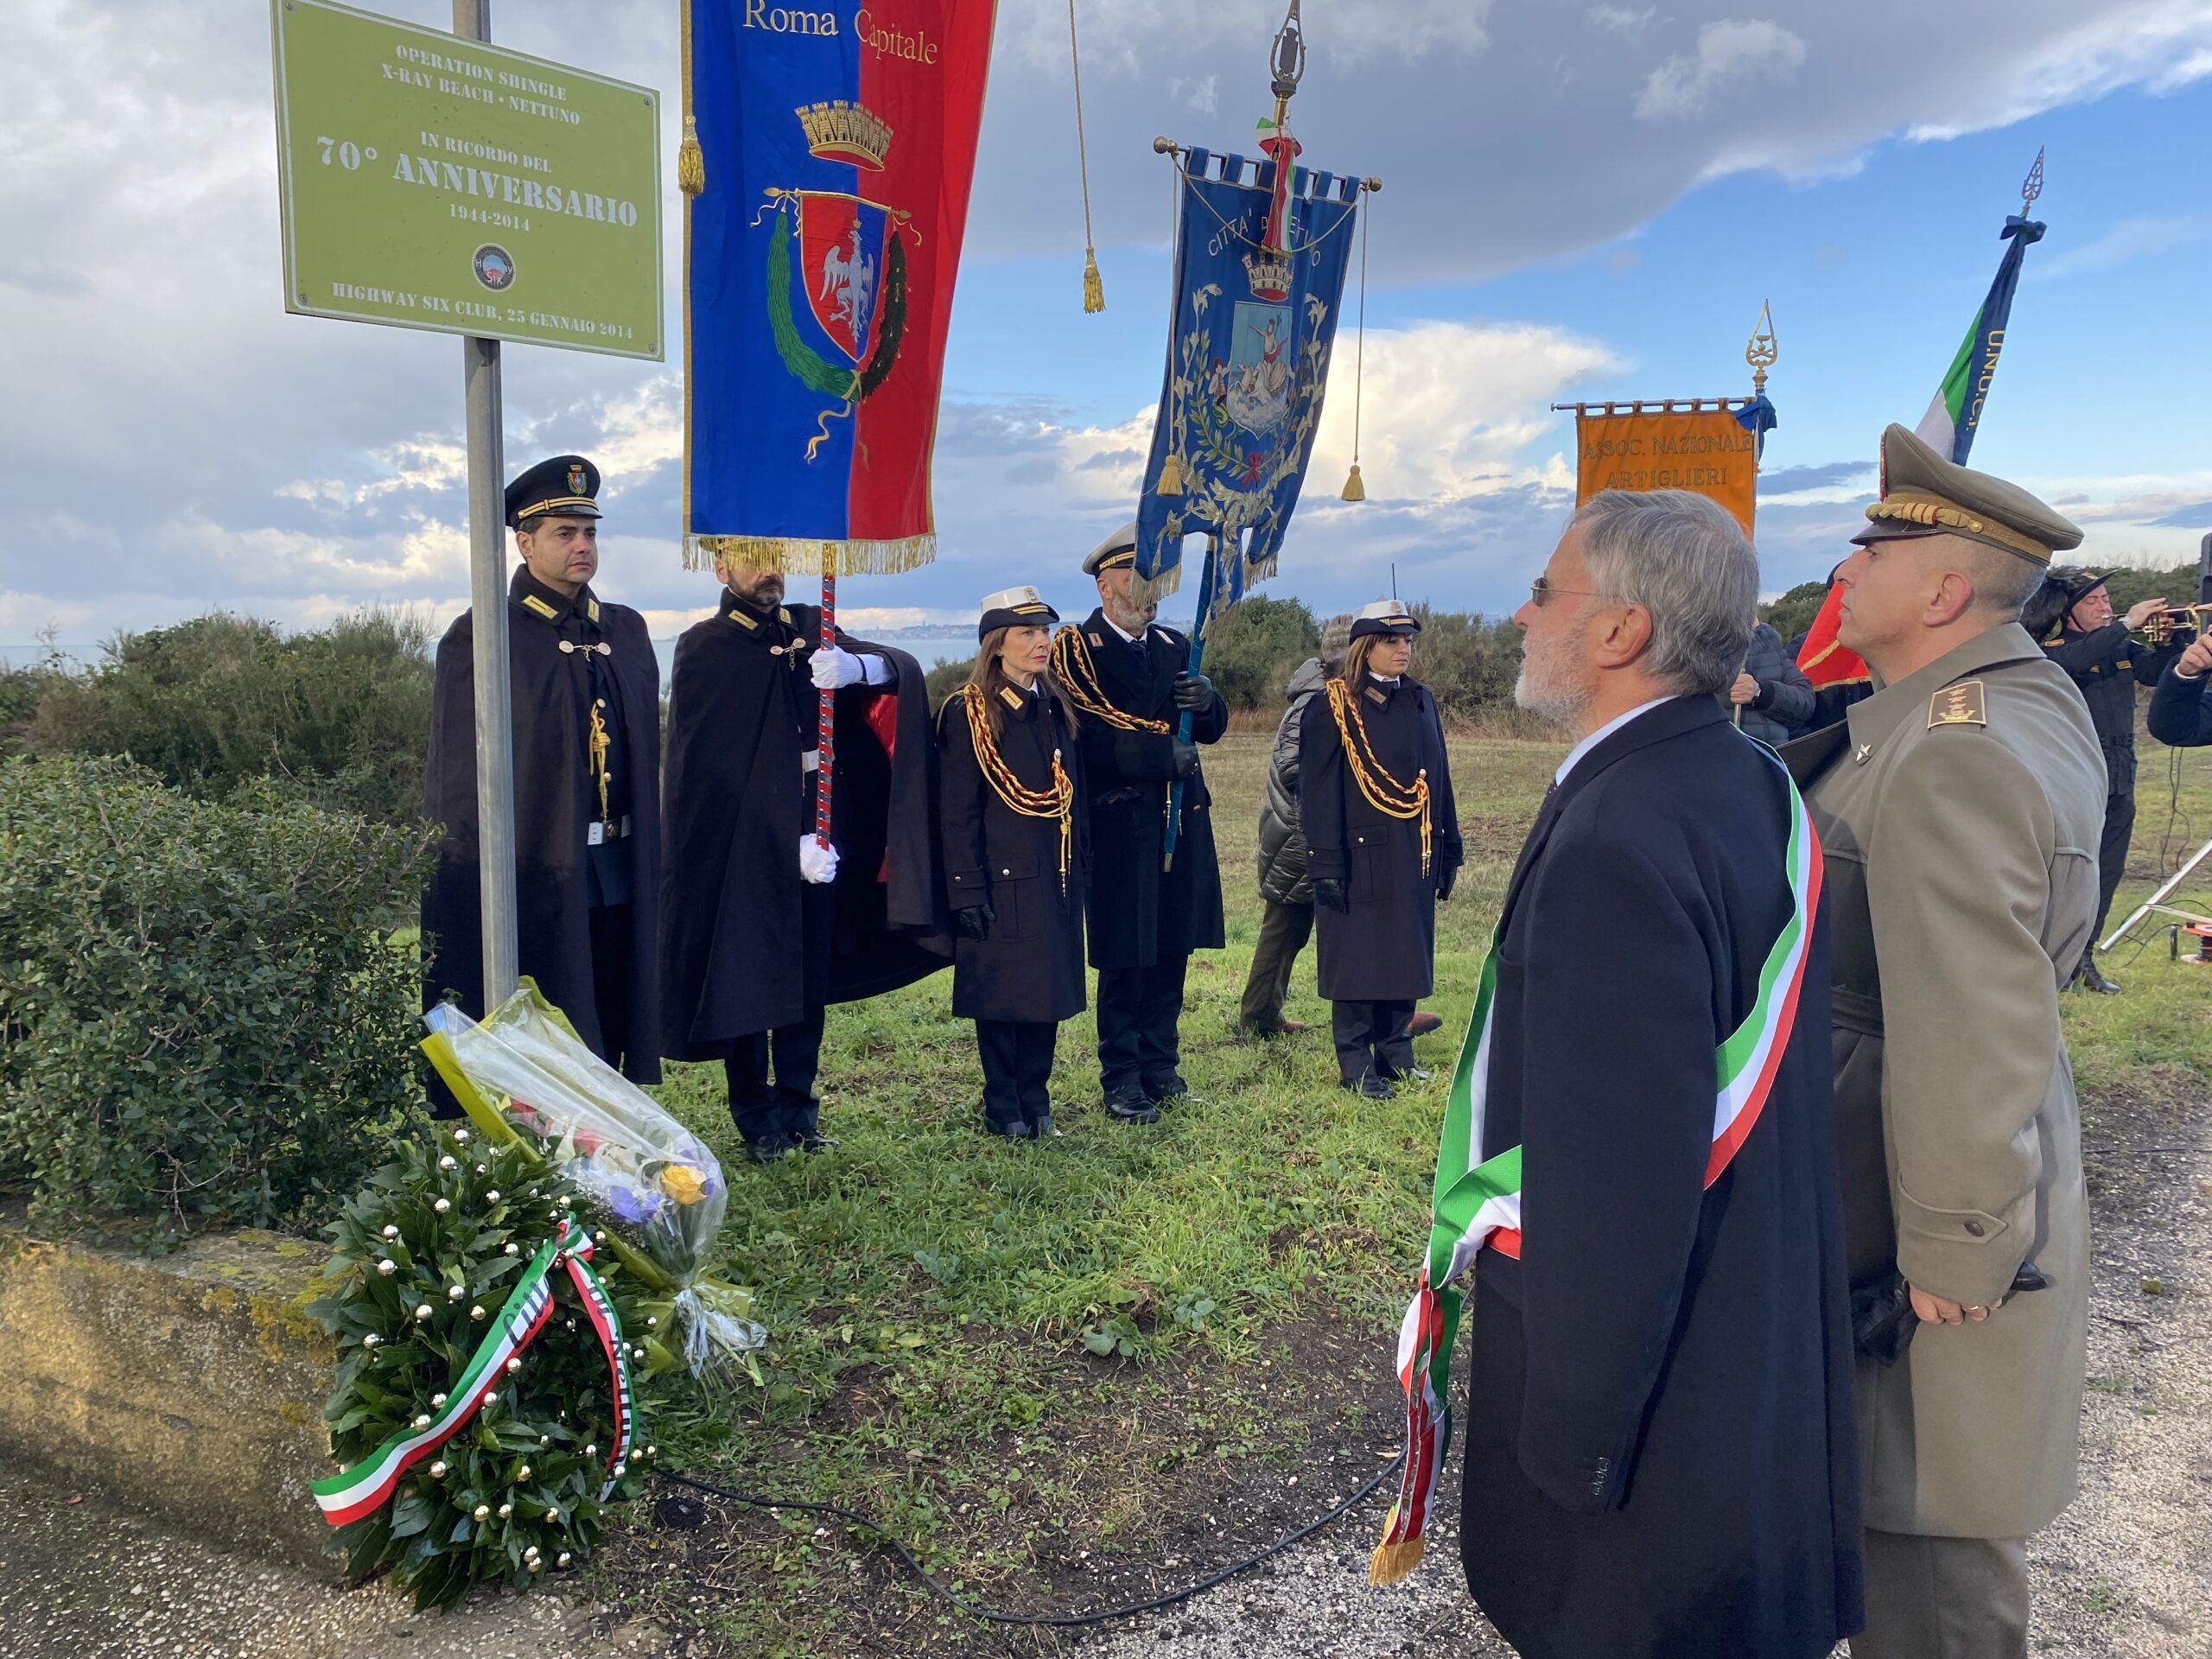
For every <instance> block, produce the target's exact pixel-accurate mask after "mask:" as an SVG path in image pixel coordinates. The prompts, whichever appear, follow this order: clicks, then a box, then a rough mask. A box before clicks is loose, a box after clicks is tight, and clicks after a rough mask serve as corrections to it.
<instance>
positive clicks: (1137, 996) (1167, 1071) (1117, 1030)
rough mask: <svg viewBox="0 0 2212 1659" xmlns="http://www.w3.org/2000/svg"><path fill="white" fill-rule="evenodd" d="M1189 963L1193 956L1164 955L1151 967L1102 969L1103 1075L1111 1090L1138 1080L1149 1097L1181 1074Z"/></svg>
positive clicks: (1100, 1049) (1100, 1055) (1100, 1051)
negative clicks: (1179, 1033) (1180, 1025)
mask: <svg viewBox="0 0 2212 1659" xmlns="http://www.w3.org/2000/svg"><path fill="white" fill-rule="evenodd" d="M1190 965H1191V959H1190V957H1162V958H1161V959H1160V961H1159V962H1158V963H1154V965H1153V966H1152V967H1149V968H1101V969H1099V970H1098V1076H1099V1081H1100V1082H1101V1083H1102V1084H1104V1085H1105V1090H1106V1092H1107V1093H1108V1094H1109V1095H1110V1094H1112V1093H1113V1092H1114V1091H1115V1090H1117V1089H1125V1088H1127V1087H1128V1086H1129V1085H1130V1084H1137V1085H1139V1086H1140V1087H1141V1088H1142V1089H1143V1090H1145V1092H1146V1093H1147V1095H1150V1094H1153V1093H1154V1092H1156V1091H1157V1090H1159V1089H1160V1087H1161V1086H1163V1085H1165V1084H1166V1083H1167V1081H1168V1079H1169V1078H1171V1077H1174V1076H1175V1075H1176V1068H1177V1067H1178V1066H1179V1065H1181V1064H1182V1059H1183V1055H1182V1050H1181V1047H1180V1046H1179V1042H1178V1039H1177V1037H1176V1033H1175V1027H1176V1023H1177V1022H1178V1021H1179V1020H1181V1019H1182V1017H1183V974H1184V971H1185V969H1188V968H1189V967H1190Z"/></svg>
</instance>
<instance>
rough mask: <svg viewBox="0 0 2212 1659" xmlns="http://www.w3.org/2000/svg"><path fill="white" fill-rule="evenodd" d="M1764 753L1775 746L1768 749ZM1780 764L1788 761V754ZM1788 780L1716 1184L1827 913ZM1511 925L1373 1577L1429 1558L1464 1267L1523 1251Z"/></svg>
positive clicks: (1814, 841)
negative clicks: (1499, 1123) (1512, 1050)
mask: <svg viewBox="0 0 2212 1659" xmlns="http://www.w3.org/2000/svg"><path fill="white" fill-rule="evenodd" d="M1745 741H1751V740H1749V739H1746V740H1745ZM1761 752H1762V753H1766V751H1765V750H1764V748H1762V750H1761ZM1769 759H1770V760H1772V756H1771V755H1769ZM1774 764H1775V765H1776V766H1777V767H1779V766H1781V764H1782V763H1781V762H1780V761H1779V760H1775V761H1774ZM1783 782H1784V785H1785V787H1787V788H1788V790H1789V855H1788V870H1789V888H1790V897H1791V901H1792V902H1791V909H1790V914H1789V920H1788V922H1787V923H1785V924H1784V925H1783V930H1782V932H1781V934H1780V936H1779V937H1778V938H1776V940H1775V941H1774V944H1772V945H1771V946H1770V948H1769V950H1768V951H1767V954H1766V959H1765V962H1764V963H1763V964H1762V966H1761V968H1760V970H1759V982H1758V998H1757V1000H1756V1001H1754V1002H1753V1003H1752V1005H1751V1011H1750V1012H1749V1013H1748V1014H1745V1016H1744V1019H1743V1022H1742V1023H1741V1024H1740V1025H1738V1027H1736V1029H1735V1031H1734V1032H1733V1033H1731V1034H1730V1035H1729V1037H1728V1039H1727V1040H1726V1041H1725V1042H1724V1043H1722V1044H1721V1045H1720V1047H1719V1051H1718V1052H1717V1054H1716V1056H1715V1059H1716V1064H1717V1070H1718V1075H1719V1090H1718V1092H1717V1093H1716V1095H1715V1096H1714V1100H1713V1150H1712V1152H1711V1154H1710V1155H1709V1156H1708V1157H1707V1160H1706V1166H1705V1185H1706V1186H1707V1188H1708V1189H1709V1188H1710V1187H1711V1186H1712V1185H1713V1183H1714V1182H1715V1181H1717V1180H1719V1179H1720V1173H1721V1171H1723V1170H1725V1169H1726V1168H1727V1167H1728V1164H1729V1161H1730V1160H1732V1159H1733V1158H1734V1157H1735V1155H1736V1154H1737V1152H1738V1150H1739V1149H1740V1148H1741V1147H1742V1146H1743V1144H1744V1142H1745V1140H1746V1139H1747V1138H1748V1137H1749V1136H1750V1135H1751V1129H1752V1128H1753V1126H1754V1125H1755V1124H1757V1123H1758V1117H1759V1113H1760V1112H1761V1111H1762V1110H1763V1109H1764V1108H1765V1105H1766V1099H1767V1096H1768V1095H1769V1094H1770V1092H1771V1091H1772V1090H1773V1087H1774V1077H1775V1073H1776V1071H1777V1070H1779V1069H1780V1067H1781V1065H1782V1057H1783V1053H1784V1052H1786V1051H1787V1050H1788V1048H1789V1037H1790V1033H1791V1032H1792V1031H1793V1030H1794V1029H1795V1028H1796V1020H1797V999H1798V994H1799V992H1800V991H1801V990H1802V988H1803V987H1804V982H1805V962H1806V957H1807V950H1808V946H1809V945H1810V944H1811V942H1812V935H1813V918H1815V916H1816V915H1817V914H1818V913H1819V911H1820V903H1821V843H1820V838H1819V836H1816V835H1815V833H1814V831H1813V821H1812V819H1811V817H1809V816H1808V814H1807V812H1806V810H1805V803H1804V801H1803V800H1802V798H1800V797H1799V795H1798V793H1797V786H1796V784H1795V783H1792V782H1790V781H1789V773H1788V772H1787V771H1786V770H1785V771H1784V772H1783ZM1504 931H1505V918H1504V917H1503V915H1501V916H1500V917H1499V918H1498V924H1497V929H1496V930H1495V931H1493V933H1492V934H1491V946H1490V952H1489V954H1488V956H1486V957H1484V961H1483V971H1482V980H1481V984H1480V988H1479V989H1478V992H1477V995H1476V997H1475V1011H1474V1016H1473V1018H1472V1020H1471V1021H1470V1023H1469V1027H1468V1032H1467V1039H1466V1041H1465V1043H1464V1044H1463V1045H1462V1046H1461V1047H1460V1050H1459V1064H1458V1065H1457V1066H1456V1067H1455V1068H1454V1069H1453V1071H1452V1089H1451V1093H1450V1094H1449V1095H1448V1096H1446V1102H1445V1108H1444V1132H1443V1135H1442V1139H1441V1143H1440V1146H1439V1148H1438V1152H1437V1169H1436V1197H1435V1201H1434V1204H1433V1209H1432V1211H1431V1214H1432V1221H1431V1224H1430V1228H1429V1235H1428V1257H1427V1261H1426V1262H1424V1263H1423V1265H1422V1268H1421V1281H1420V1284H1419V1286H1418V1287H1417V1288H1416V1289H1415V1291H1414V1299H1413V1303H1412V1305H1411V1306H1408V1308H1407V1309H1406V1317H1405V1321H1404V1323H1403V1325H1402V1326H1401V1327H1400V1330H1399V1332H1398V1380H1399V1383H1401V1384H1402V1386H1403V1388H1404V1389H1405V1392H1406V1462H1405V1469H1404V1471H1403V1472H1402V1474H1401V1476H1400V1478H1399V1488H1398V1499H1397V1502H1396V1503H1394V1504H1392V1505H1391V1508H1390V1514H1389V1518H1388V1520H1386V1521H1385V1522H1384V1523H1383V1541H1382V1542H1381V1543H1380V1544H1378V1545H1377V1546H1376V1550H1375V1556H1374V1560H1372V1562H1371V1563H1370V1566H1369V1568H1368V1577H1369V1578H1370V1580H1372V1581H1373V1582H1374V1583H1376V1584H1395V1582H1396V1581H1397V1580H1400V1579H1402V1578H1404V1577H1405V1576H1406V1575H1407V1574H1408V1573H1411V1572H1412V1571H1413V1570H1414V1567H1416V1566H1418V1565H1419V1564H1420V1561H1421V1554H1422V1552H1423V1550H1424V1549H1425V1548H1427V1545H1426V1543H1425V1541H1424V1538H1423V1535H1424V1534H1425V1533H1426V1532H1427V1528H1428V1511H1429V1503H1430V1501H1431V1500H1432V1499H1433V1497H1434V1495H1435V1491H1436V1482H1437V1477H1438V1476H1439V1475H1440V1473H1441V1472H1442V1470H1443V1467H1444V1454H1445V1452H1446V1451H1447V1450H1448V1449H1449V1448H1450V1446H1451V1443H1452V1413H1451V1408H1450V1401H1451V1366H1452V1344H1453V1343H1454V1341H1455V1340H1456V1339H1457V1338H1458V1336H1459V1314H1460V1309H1461V1306H1462V1304H1463V1301H1464V1299H1465V1293H1464V1292H1463V1291H1462V1290H1461V1289H1460V1288H1459V1281H1460V1279H1461V1276H1462V1275H1463V1274H1465V1273H1466V1271H1467V1269H1468V1268H1470V1267H1471V1266H1472V1265H1473V1262H1474V1260H1475V1257H1476V1255H1478V1254H1479V1253H1480V1251H1481V1250H1482V1249H1483V1247H1484V1245H1488V1246H1490V1247H1491V1249H1495V1250H1497V1251H1498V1252H1499V1253H1500V1254H1502V1255H1510V1256H1512V1257H1514V1258H1515V1259H1516V1260H1518V1259H1519V1257H1520V1255H1521V1243H1522V1241H1521V1148H1520V1147H1508V1148H1506V1149H1505V1150H1504V1151H1503V1152H1501V1153H1498V1154H1496V1155H1495V1156H1493V1157H1491V1158H1487V1159H1485V1158H1484V1157H1483V1155H1482V1144H1483V1119H1484V1109H1485V1107H1486V1105H1487V1101H1486V1098H1485V1096H1486V1095H1487V1093H1488V1088H1489V1077H1490V1048H1491V1011H1492V1007H1493V1005H1494V1003H1495V1001H1496V998H1497V947H1498V944H1499V941H1500V940H1501V939H1502V938H1503V936H1504Z"/></svg>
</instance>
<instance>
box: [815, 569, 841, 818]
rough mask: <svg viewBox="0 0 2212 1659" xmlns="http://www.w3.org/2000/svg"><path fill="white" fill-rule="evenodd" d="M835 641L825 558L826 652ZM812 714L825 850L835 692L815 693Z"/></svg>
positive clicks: (833, 584) (833, 575)
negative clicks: (815, 697)
mask: <svg viewBox="0 0 2212 1659" xmlns="http://www.w3.org/2000/svg"><path fill="white" fill-rule="evenodd" d="M836 643H837V571H836V566H835V565H834V564H832V563H828V562H826V561H825V563H823V567H822V638H821V646H822V649H823V651H825V652H827V651H829V650H831V649H833V648H834V647H835V646H836ZM816 696H817V701H816V703H815V715H814V730H815V739H814V757H815V760H816V761H817V766H816V768H815V773H814V839H815V842H816V844H817V846H820V847H821V848H823V849H824V850H825V851H826V850H827V849H828V848H829V791H830V785H831V780H832V779H834V778H835V777H836V771H837V767H836V760H837V741H836V734H837V694H836V692H835V691H822V692H818V693H817V694H816Z"/></svg>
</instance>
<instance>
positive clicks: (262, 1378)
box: [0, 1212, 336, 1571]
mask: <svg viewBox="0 0 2212 1659" xmlns="http://www.w3.org/2000/svg"><path fill="white" fill-rule="evenodd" d="M324 1260H325V1255H324V1252H323V1250H322V1249H321V1246H320V1245H318V1244H315V1243H310V1242H309V1241H307V1240H303V1239H297V1238H285V1237H282V1236H278V1235H277V1234H273V1233H258V1232H246V1233H232V1234H226V1235H224V1236H219V1237H211V1238H203V1239H200V1240H196V1241H194V1243H191V1244H189V1245H188V1246H186V1247H185V1248H184V1249H181V1250H180V1251H178V1252H176V1253H175V1254H174V1255H168V1256H164V1257H162V1258H159V1259H158V1260H150V1261H149V1260H148V1259H146V1258H143V1257H141V1256H137V1255H131V1254H130V1253H128V1252H125V1251H120V1250H105V1249H91V1248H89V1247H87V1246H85V1245H82V1244H73V1243H71V1244H63V1243H53V1242H50V1241H47V1240H42V1239H41V1238H39V1237H37V1236H35V1234H34V1233H32V1232H31V1231H29V1230H27V1229H26V1228H25V1226H24V1225H23V1223H22V1216H21V1214H20V1213H19V1212H0V1452H4V1453H5V1454H6V1456H7V1459H8V1460H9V1462H10V1464H12V1465H16V1467H18V1468H21V1467H22V1466H24V1465H30V1466H32V1467H33V1468H35V1469H42V1470H43V1471H45V1472H47V1473H48V1475H50V1477H51V1478H53V1479H54V1481H55V1482H56V1483H57V1484H61V1485H66V1486H68V1487H70V1488H72V1489H75V1488H78V1487H82V1486H88V1485H89V1486H92V1487H96V1488H98V1489H99V1490H100V1491H103V1492H105V1493H106V1494H108V1495H109V1496H111V1497H114V1498H115V1499H117V1500H118V1501H119V1502H122V1503H127V1504H130V1506H132V1507H135V1508H137V1509H141V1510H146V1511H148V1512H149V1513H151V1514H154V1515H156V1516H160V1517H162V1518H163V1519H166V1520H168V1521H170V1522H173V1523H175V1524H178V1525H181V1526H182V1527H185V1528H187V1529H189V1530H191V1531H194V1532H195V1533H198V1534H200V1535H202V1536H205V1537H207V1538H209V1539H211V1540H213V1541H219V1542H221V1543H224V1544H226V1545H230V1546H233V1547H237V1548H244V1549H247V1550H251V1551H255V1552H258V1553H261V1554H275V1555H278V1556H281V1557H284V1558H287V1559H289V1560H296V1561H300V1562H302V1563H304V1564H308V1565H316V1564H321V1566H323V1567H325V1568H326V1569H327V1570H330V1571H335V1570H336V1567H335V1565H334V1563H332V1562H331V1561H329V1560H327V1558H326V1557H324V1556H323V1555H322V1553H321V1551H322V1547H323V1544H324V1542H325V1541H326V1540H327V1538H328V1537H329V1536H330V1535H331V1529H330V1528H329V1527H328V1526H327V1525H326V1524H325V1523H324V1522H323V1521H322V1519H321V1516H320V1515H319V1514H318V1512H317V1511H316V1510H315V1500H314V1498H313V1497H311V1496H310V1495H309V1493H308V1482H309V1481H310V1480H315V1479H319V1478H321V1477H322V1476H324V1475H327V1474H330V1473H333V1472H334V1470H333V1467H332V1465H331V1462H330V1442H329V1440H328V1438H327V1436H326V1435H325V1434H324V1433H323V1429H322V1405H323V1402H324V1400H325V1399H327V1397H328V1395H329V1392H330V1383H331V1373H332V1370H333V1367H334V1352H333V1349H332V1345H331V1342H330V1339H329V1338H327V1337H326V1336H324V1335H323V1334H322V1332H321V1330H320V1329H319V1328H318V1327H317V1325H315V1321H314V1320H312V1319H308V1317H307V1315H306V1313H305V1312H304V1308H305V1306H306V1304H307V1303H308V1301H309V1300H311V1299H312V1298H311V1294H310V1293H309V1292H308V1280H309V1278H310V1276H311V1275H312V1274H314V1272H315V1269H316V1268H319V1267H320V1266H321V1263H322V1262H323V1261H324Z"/></svg>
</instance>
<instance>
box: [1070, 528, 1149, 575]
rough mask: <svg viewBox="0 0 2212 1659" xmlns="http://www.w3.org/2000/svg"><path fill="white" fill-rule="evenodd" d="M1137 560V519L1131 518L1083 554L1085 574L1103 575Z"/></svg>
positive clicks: (1132, 564) (1131, 564) (1132, 565)
mask: <svg viewBox="0 0 2212 1659" xmlns="http://www.w3.org/2000/svg"><path fill="white" fill-rule="evenodd" d="M1136 562H1137V521H1136V520H1135V519H1134V518H1132V519H1130V520H1129V522H1128V524H1123V525H1122V527H1121V528H1120V529H1119V530H1117V531H1115V532H1114V533H1113V534H1112V535H1110V536H1109V537H1107V538H1106V539H1105V540H1104V541H1103V542H1101V543H1098V545H1097V546H1096V547H1094V548H1092V549H1091V550H1090V552H1088V553H1086V554H1084V556H1083V574H1084V575H1086V576H1096V575H1103V574H1105V572H1107V571H1109V570H1118V569H1121V568H1122V566H1124V565H1128V566H1130V567H1131V568H1134V567H1135V564H1136Z"/></svg>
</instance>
